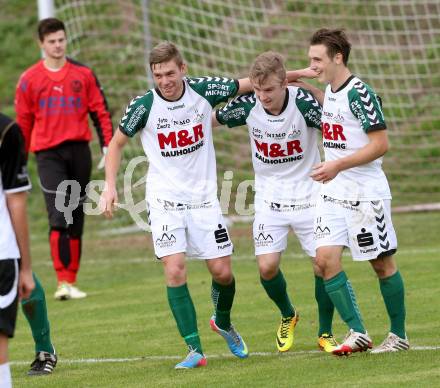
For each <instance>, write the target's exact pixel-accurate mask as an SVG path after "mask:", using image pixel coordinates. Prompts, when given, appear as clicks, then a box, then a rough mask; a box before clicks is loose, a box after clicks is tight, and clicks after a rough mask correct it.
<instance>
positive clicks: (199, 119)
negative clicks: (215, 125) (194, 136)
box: [193, 108, 205, 124]
mask: <svg viewBox="0 0 440 388" xmlns="http://www.w3.org/2000/svg"><path fill="white" fill-rule="evenodd" d="M194 113H195V115H196V117H195V118H194V120H193V123H194V124H200V123H201V122H202V121H203V119H204V118H205V114H204V113H202V114H200V113H199V110H198V109H197V108H194Z"/></svg>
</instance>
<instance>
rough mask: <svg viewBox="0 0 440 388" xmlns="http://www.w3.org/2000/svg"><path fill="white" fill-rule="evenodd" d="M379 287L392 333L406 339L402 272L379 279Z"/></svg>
mask: <svg viewBox="0 0 440 388" xmlns="http://www.w3.org/2000/svg"><path fill="white" fill-rule="evenodd" d="M379 285H380V292H381V293H382V296H383V300H384V302H385V306H386V308H387V312H388V316H389V317H390V321H391V329H390V331H391V332H392V333H394V334H396V335H398V336H399V337H400V338H406V334H405V315H406V312H405V290H404V286H403V280H402V276H401V275H400V272H399V271H397V272H396V273H395V274H394V275H391V276H390V277H387V278H384V279H379Z"/></svg>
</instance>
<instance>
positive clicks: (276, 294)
mask: <svg viewBox="0 0 440 388" xmlns="http://www.w3.org/2000/svg"><path fill="white" fill-rule="evenodd" d="M260 281H261V284H262V285H263V287H264V289H265V290H266V293H267V295H268V296H269V298H270V299H272V300H273V301H274V302H275V304H276V305H277V306H278V308H279V309H280V312H281V315H282V316H283V318H287V317H291V316H293V315H295V308H294V307H293V305H292V303H291V302H290V299H289V295H287V286H286V280H285V279H284V276H283V273H282V272H281V270H279V271H278V273H277V274H276V275H275V276H274V277H273V278H272V279H270V280H264V279H263V278H261V277H260Z"/></svg>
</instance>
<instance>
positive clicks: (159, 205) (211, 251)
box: [148, 199, 233, 260]
mask: <svg viewBox="0 0 440 388" xmlns="http://www.w3.org/2000/svg"><path fill="white" fill-rule="evenodd" d="M148 207H149V212H150V213H149V220H150V223H151V231H152V237H153V244H154V252H155V254H156V256H157V257H158V258H159V259H160V258H162V257H164V256H168V255H172V254H175V253H181V252H183V253H186V255H187V256H188V257H193V258H197V259H205V260H209V259H215V258H219V257H223V256H229V255H231V254H232V251H233V245H232V242H231V240H230V238H229V233H228V230H227V228H226V224H225V221H224V219H223V216H222V213H221V208H220V204H219V203H218V201H211V202H204V203H201V204H196V205H193V204H183V203H177V202H172V201H166V200H162V199H155V200H153V201H149V202H148Z"/></svg>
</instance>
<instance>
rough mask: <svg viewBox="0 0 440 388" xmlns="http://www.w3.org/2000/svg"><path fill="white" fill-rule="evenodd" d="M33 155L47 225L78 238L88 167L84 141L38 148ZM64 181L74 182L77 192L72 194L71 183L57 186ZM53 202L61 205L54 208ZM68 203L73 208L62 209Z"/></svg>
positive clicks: (86, 146)
mask: <svg viewBox="0 0 440 388" xmlns="http://www.w3.org/2000/svg"><path fill="white" fill-rule="evenodd" d="M36 157H37V166H38V174H39V176H40V184H41V188H42V190H43V192H44V199H45V201H46V208H47V213H48V216H49V225H50V227H51V228H52V229H69V234H70V235H71V236H74V237H81V235H82V231H83V226H84V212H83V202H84V200H85V198H86V186H87V184H88V183H89V181H90V174H91V170H92V156H91V152H90V147H89V144H88V142H84V141H78V142H65V143H62V144H60V145H58V146H56V147H54V148H51V149H48V150H43V151H38V152H37V153H36ZM66 180H73V181H76V182H77V183H78V184H79V186H80V190H79V192H78V193H74V190H72V186H71V185H66V186H65V187H64V188H61V187H62V186H59V185H60V184H61V183H62V182H63V181H66ZM57 196H58V199H57ZM56 203H58V205H60V204H61V205H62V206H58V209H57V206H56ZM69 206H70V207H72V208H73V207H75V209H74V210H73V209H72V211H68V210H66V209H67V208H68V207H69ZM59 209H61V211H60V210H59ZM69 213H71V215H72V217H71V218H70V217H69Z"/></svg>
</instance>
